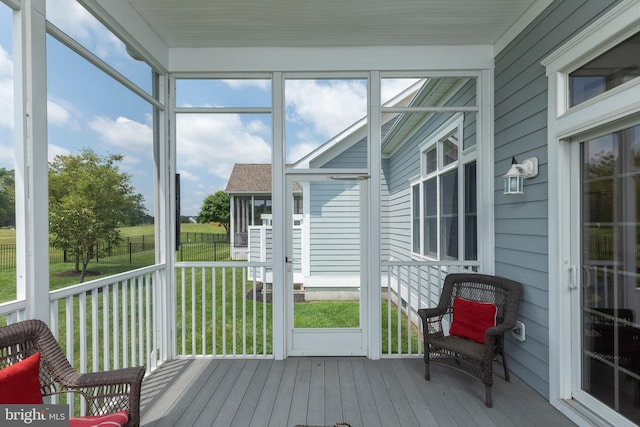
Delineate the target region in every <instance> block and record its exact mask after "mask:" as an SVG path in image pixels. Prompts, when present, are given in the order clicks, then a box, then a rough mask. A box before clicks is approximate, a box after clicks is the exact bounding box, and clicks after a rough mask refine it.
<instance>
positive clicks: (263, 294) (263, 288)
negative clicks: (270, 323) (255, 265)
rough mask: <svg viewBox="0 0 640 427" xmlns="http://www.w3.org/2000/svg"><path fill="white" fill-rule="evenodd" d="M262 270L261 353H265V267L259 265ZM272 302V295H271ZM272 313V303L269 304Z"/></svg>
mask: <svg viewBox="0 0 640 427" xmlns="http://www.w3.org/2000/svg"><path fill="white" fill-rule="evenodd" d="M260 271H261V272H262V354H267V281H266V280H265V278H266V277H267V268H266V267H260ZM271 302H272V303H273V296H272V297H271ZM271 307H272V313H273V304H271Z"/></svg>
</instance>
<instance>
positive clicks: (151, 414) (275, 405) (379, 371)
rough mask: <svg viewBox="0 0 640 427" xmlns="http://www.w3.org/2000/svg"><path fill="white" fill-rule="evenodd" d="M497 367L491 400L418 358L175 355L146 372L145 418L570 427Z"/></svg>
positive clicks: (204, 422) (281, 425) (286, 424)
mask: <svg viewBox="0 0 640 427" xmlns="http://www.w3.org/2000/svg"><path fill="white" fill-rule="evenodd" d="M498 367H499V368H500V369H499V370H496V372H495V373H494V386H493V402H494V407H493V408H487V407H485V406H484V386H483V385H482V384H481V383H480V382H479V381H477V380H474V379H473V378H471V377H468V376H467V375H464V374H462V373H460V372H456V371H455V370H452V369H449V368H446V367H441V366H433V367H432V369H431V381H425V380H424V376H423V375H424V363H423V361H422V359H420V358H404V359H382V360H369V359H366V358H358V357H344V358H342V357H326V358H323V357H308V358H304V357H292V358H289V359H287V360H284V361H275V360H251V359H233V360H215V359H198V360H174V361H170V362H167V363H165V364H164V365H162V366H161V367H160V368H158V369H157V370H156V371H155V372H153V373H152V374H151V375H149V376H148V377H147V378H145V380H144V383H143V388H142V399H141V415H142V423H141V424H142V425H143V426H145V427H147V426H154V427H162V426H239V427H247V426H256V427H258V426H259V427H264V426H278V427H293V426H295V425H297V424H302V425H304V424H309V425H326V426H332V425H333V424H335V423H337V422H340V421H346V422H348V423H350V424H351V425H352V426H353V427H376V426H380V427H386V426H389V425H393V426H401V427H402V426H412V427H413V426H433V425H438V426H462V425H464V426H503V425H514V426H544V427H547V426H550V425H553V426H572V425H573V424H572V423H571V422H570V421H569V420H568V419H567V418H566V417H564V416H563V415H562V414H560V412H558V411H557V410H556V409H555V408H553V407H552V406H551V405H550V404H549V403H548V402H547V401H546V400H545V399H544V398H543V397H542V396H540V395H538V394H537V393H536V392H535V391H533V390H532V389H531V388H530V387H529V386H527V385H526V384H525V383H524V382H522V381H521V380H520V379H519V378H517V377H515V376H514V375H512V378H511V382H506V381H505V380H504V378H503V375H502V371H501V369H502V368H501V367H500V366H499V365H498Z"/></svg>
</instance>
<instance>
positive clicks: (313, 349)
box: [286, 173, 368, 356]
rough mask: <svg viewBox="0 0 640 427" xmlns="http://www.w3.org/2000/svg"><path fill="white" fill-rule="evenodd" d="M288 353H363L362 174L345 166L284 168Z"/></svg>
mask: <svg viewBox="0 0 640 427" xmlns="http://www.w3.org/2000/svg"><path fill="white" fill-rule="evenodd" d="M286 182H287V221H288V224H287V243H288V244H287V250H286V257H287V259H286V261H287V262H286V266H287V278H288V280H287V330H288V349H287V350H288V354H289V355H294V356H309V355H332V356H344V355H365V354H366V350H365V349H366V345H365V344H366V343H365V334H364V325H366V321H365V318H364V310H363V304H362V303H361V302H362V301H366V300H365V299H364V297H363V294H364V293H365V292H366V290H365V289H364V287H363V286H362V284H363V283H366V282H365V281H364V277H363V271H366V269H365V268H364V266H363V260H364V259H365V257H364V256H363V251H362V248H363V247H364V237H363V236H364V234H363V230H364V224H365V215H364V212H365V210H364V209H363V206H366V205H365V194H366V186H367V182H368V181H367V180H366V179H362V177H360V176H358V175H353V174H347V173H338V174H333V175H317V174H301V175H288V176H287V181H286Z"/></svg>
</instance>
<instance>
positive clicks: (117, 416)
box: [69, 411, 129, 427]
mask: <svg viewBox="0 0 640 427" xmlns="http://www.w3.org/2000/svg"><path fill="white" fill-rule="evenodd" d="M127 421H129V413H128V412H127V411H120V412H114V413H113V414H107V415H98V416H87V417H71V418H69V427H107V426H109V427H114V426H120V427H122V426H123V425H125V424H126V423H127Z"/></svg>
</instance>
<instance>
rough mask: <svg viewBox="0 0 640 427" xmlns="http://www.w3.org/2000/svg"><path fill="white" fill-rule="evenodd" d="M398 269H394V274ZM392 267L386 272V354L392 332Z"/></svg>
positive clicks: (389, 351) (389, 350) (388, 351)
mask: <svg viewBox="0 0 640 427" xmlns="http://www.w3.org/2000/svg"><path fill="white" fill-rule="evenodd" d="M398 268H399V267H396V269H395V270H396V274H397V271H398ZM393 276H394V274H393V267H391V268H389V270H388V271H387V354H391V343H392V341H391V340H392V337H391V331H392V327H391V325H392V323H391V291H393V289H391V283H392V279H393Z"/></svg>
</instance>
